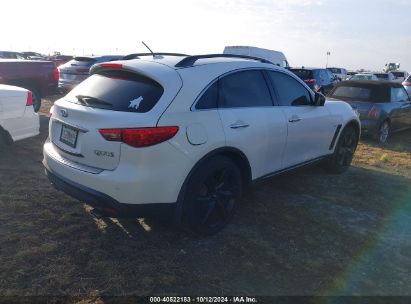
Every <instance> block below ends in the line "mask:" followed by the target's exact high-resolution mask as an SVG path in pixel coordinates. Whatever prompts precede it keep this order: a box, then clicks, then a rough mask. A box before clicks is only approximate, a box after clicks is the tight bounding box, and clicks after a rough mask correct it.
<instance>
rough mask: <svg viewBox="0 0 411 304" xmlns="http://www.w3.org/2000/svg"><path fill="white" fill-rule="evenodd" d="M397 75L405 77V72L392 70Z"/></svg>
mask: <svg viewBox="0 0 411 304" xmlns="http://www.w3.org/2000/svg"><path fill="white" fill-rule="evenodd" d="M392 73H393V74H394V76H395V77H405V75H404V72H392Z"/></svg>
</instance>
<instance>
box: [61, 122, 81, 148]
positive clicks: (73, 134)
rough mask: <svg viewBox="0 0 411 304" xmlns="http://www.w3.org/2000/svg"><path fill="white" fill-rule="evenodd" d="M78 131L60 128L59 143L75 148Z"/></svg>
mask: <svg viewBox="0 0 411 304" xmlns="http://www.w3.org/2000/svg"><path fill="white" fill-rule="evenodd" d="M77 138H78V130H77V129H75V128H73V127H70V126H68V125H64V124H63V125H62V126H61V133H60V141H61V142H62V143H65V144H66V145H68V146H70V147H72V148H75V147H76V145H77Z"/></svg>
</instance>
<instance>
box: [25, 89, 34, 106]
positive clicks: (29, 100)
mask: <svg viewBox="0 0 411 304" xmlns="http://www.w3.org/2000/svg"><path fill="white" fill-rule="evenodd" d="M32 105H33V93H32V92H31V91H28V92H27V101H26V106H32Z"/></svg>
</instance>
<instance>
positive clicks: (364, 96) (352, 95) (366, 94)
mask: <svg viewBox="0 0 411 304" xmlns="http://www.w3.org/2000/svg"><path fill="white" fill-rule="evenodd" d="M331 97H333V98H341V99H348V100H358V101H369V100H370V97H371V90H370V89H368V88H362V87H357V86H356V87H345V86H340V87H337V88H336V89H335V90H334V91H333V92H332V94H331Z"/></svg>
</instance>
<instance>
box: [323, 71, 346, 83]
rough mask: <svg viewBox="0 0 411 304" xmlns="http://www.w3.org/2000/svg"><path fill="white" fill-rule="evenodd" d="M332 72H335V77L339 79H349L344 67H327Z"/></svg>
mask: <svg viewBox="0 0 411 304" xmlns="http://www.w3.org/2000/svg"><path fill="white" fill-rule="evenodd" d="M327 70H329V71H330V72H331V73H333V75H334V77H335V79H337V80H338V81H343V80H346V79H347V75H348V72H347V70H346V69H344V68H327Z"/></svg>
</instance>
